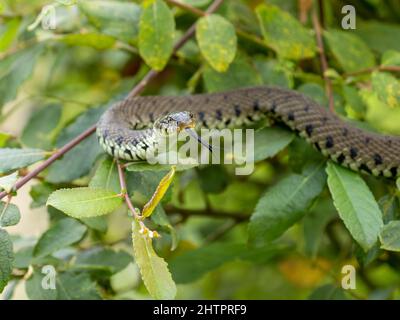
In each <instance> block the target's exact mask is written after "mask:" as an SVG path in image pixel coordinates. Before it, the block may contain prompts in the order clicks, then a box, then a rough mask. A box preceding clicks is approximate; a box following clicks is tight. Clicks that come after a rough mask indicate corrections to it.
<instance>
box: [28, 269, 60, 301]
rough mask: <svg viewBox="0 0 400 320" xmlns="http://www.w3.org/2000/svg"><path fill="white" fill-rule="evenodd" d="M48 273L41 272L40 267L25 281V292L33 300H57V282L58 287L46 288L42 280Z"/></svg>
mask: <svg viewBox="0 0 400 320" xmlns="http://www.w3.org/2000/svg"><path fill="white" fill-rule="evenodd" d="M45 276H46V274H44V273H41V272H40V270H39V269H35V271H34V272H33V275H32V276H31V277H30V278H29V279H28V280H27V281H26V283H25V292H26V295H27V296H28V298H29V299H31V300H56V299H57V284H56V289H51V288H49V289H44V288H43V286H42V281H43V279H44V277H45Z"/></svg>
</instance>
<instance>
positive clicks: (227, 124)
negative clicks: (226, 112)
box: [225, 118, 232, 126]
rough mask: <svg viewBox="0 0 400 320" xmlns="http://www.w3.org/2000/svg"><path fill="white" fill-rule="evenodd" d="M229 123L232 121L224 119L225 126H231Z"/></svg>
mask: <svg viewBox="0 0 400 320" xmlns="http://www.w3.org/2000/svg"><path fill="white" fill-rule="evenodd" d="M231 121H232V120H231V119H230V118H228V119H226V120H225V125H226V126H229V125H230V124H231Z"/></svg>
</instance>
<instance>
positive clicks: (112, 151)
mask: <svg viewBox="0 0 400 320" xmlns="http://www.w3.org/2000/svg"><path fill="white" fill-rule="evenodd" d="M110 149H111V154H112V156H114V152H115V148H114V147H110Z"/></svg>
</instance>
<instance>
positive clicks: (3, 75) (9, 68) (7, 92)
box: [0, 45, 43, 110]
mask: <svg viewBox="0 0 400 320" xmlns="http://www.w3.org/2000/svg"><path fill="white" fill-rule="evenodd" d="M42 49H43V47H42V46H39V45H38V46H33V47H30V48H28V49H25V50H21V51H19V52H17V53H15V54H12V55H9V56H7V57H6V58H4V59H2V60H0V110H1V108H2V106H3V105H4V104H5V103H6V102H8V101H11V100H13V99H14V98H15V97H16V95H17V91H18V89H19V87H20V85H21V84H22V83H23V82H24V81H25V80H27V79H28V78H29V77H30V75H31V74H32V71H33V68H34V66H35V63H36V59H37V58H38V56H39V55H40V53H41V52H42Z"/></svg>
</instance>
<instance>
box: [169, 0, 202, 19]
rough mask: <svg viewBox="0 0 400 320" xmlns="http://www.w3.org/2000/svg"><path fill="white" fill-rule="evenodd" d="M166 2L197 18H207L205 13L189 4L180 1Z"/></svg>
mask: <svg viewBox="0 0 400 320" xmlns="http://www.w3.org/2000/svg"><path fill="white" fill-rule="evenodd" d="M166 2H168V3H169V4H171V5H173V6H175V7H178V8H181V9H183V10H185V11H189V12H191V13H193V14H195V15H196V16H205V15H206V13H205V12H204V11H201V10H200V9H197V8H195V7H193V6H191V5H189V4H186V3H183V2H181V1H179V0H166Z"/></svg>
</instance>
